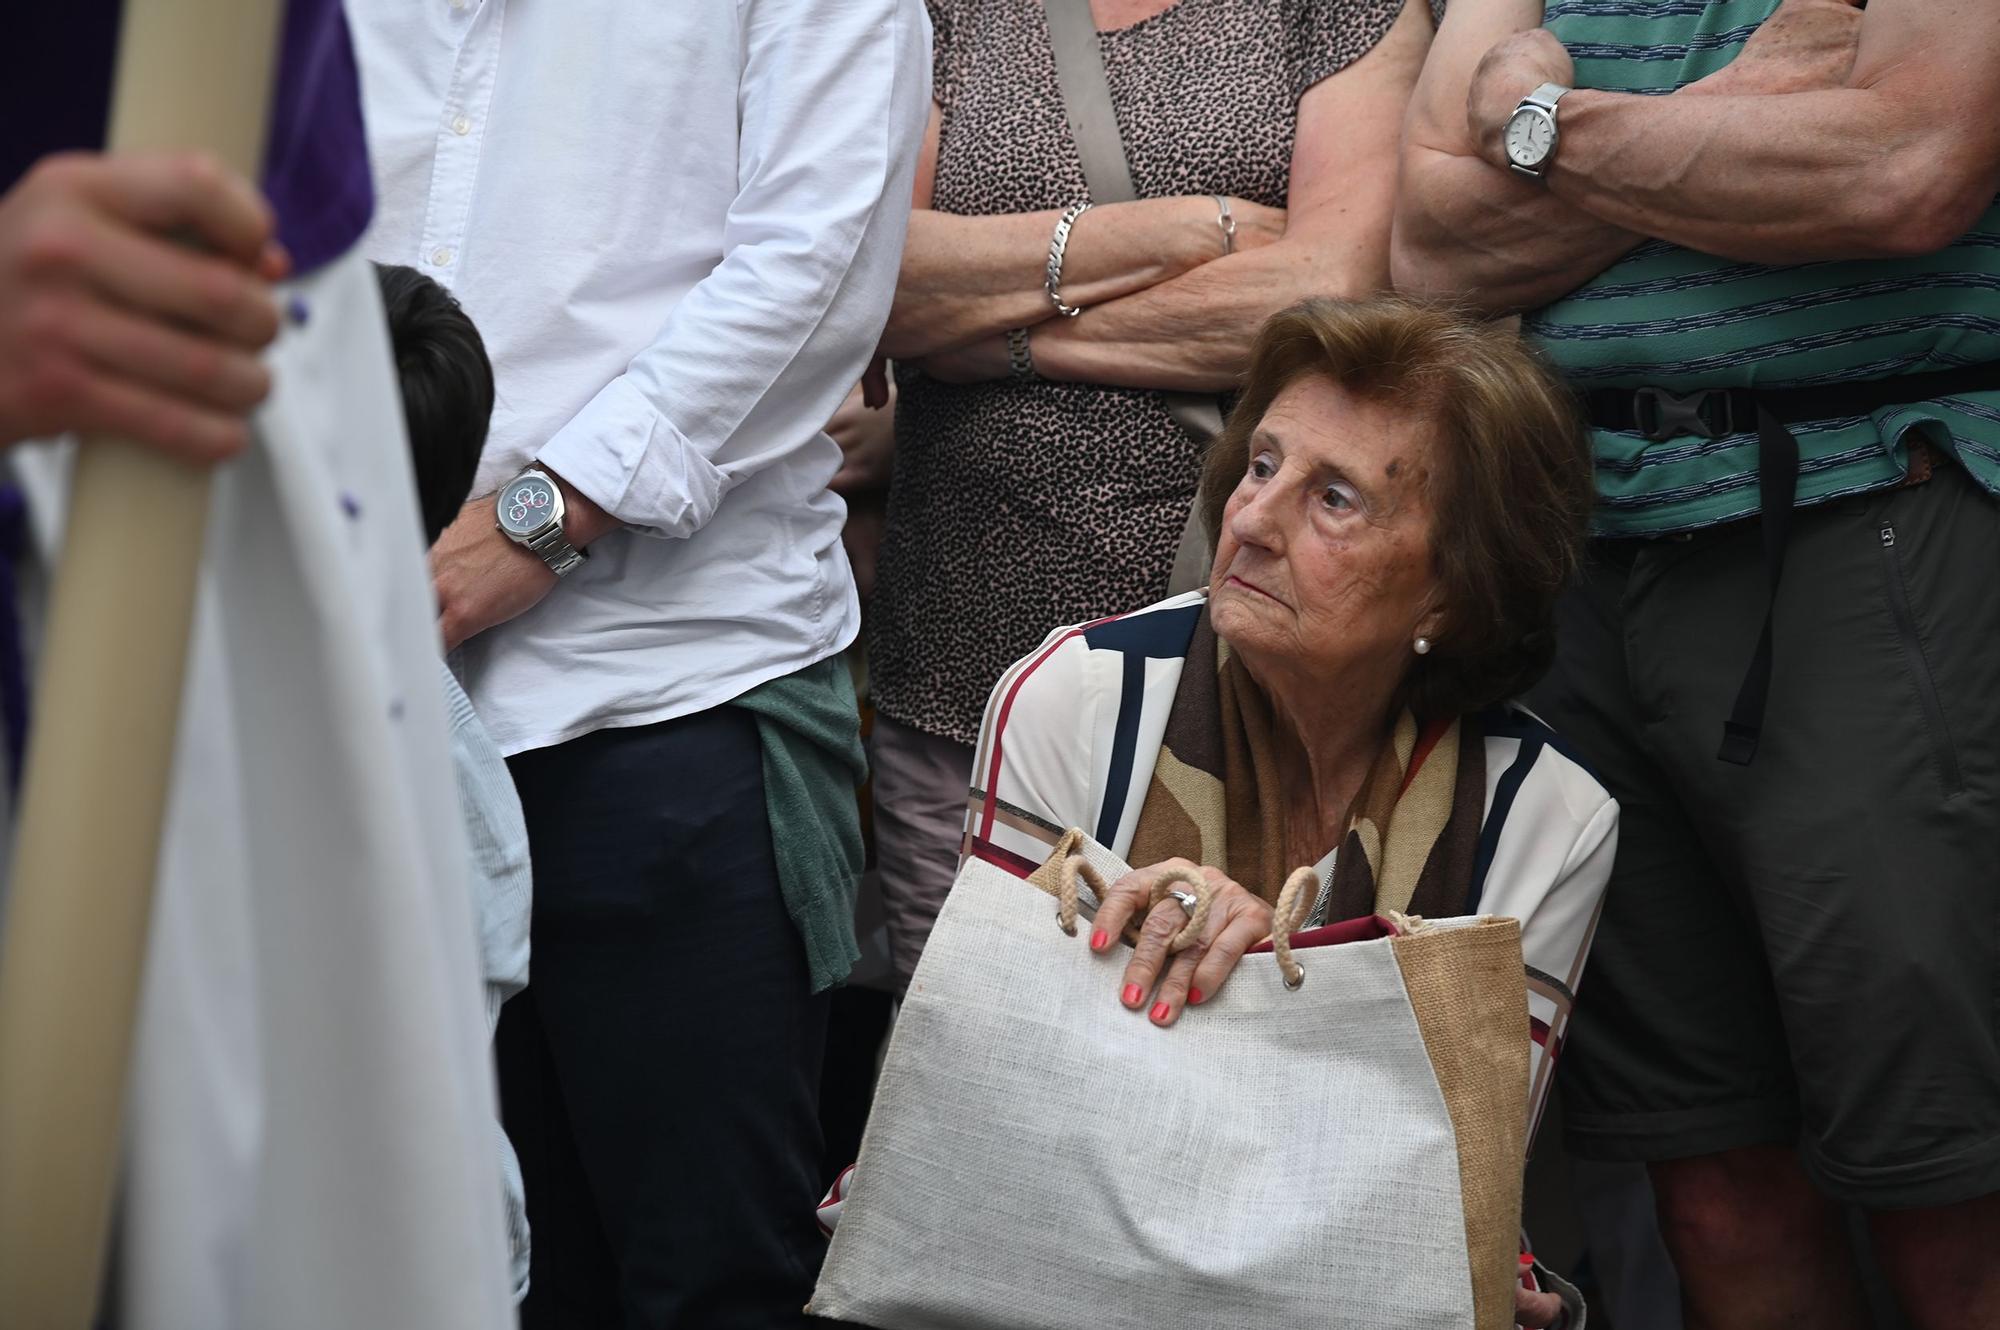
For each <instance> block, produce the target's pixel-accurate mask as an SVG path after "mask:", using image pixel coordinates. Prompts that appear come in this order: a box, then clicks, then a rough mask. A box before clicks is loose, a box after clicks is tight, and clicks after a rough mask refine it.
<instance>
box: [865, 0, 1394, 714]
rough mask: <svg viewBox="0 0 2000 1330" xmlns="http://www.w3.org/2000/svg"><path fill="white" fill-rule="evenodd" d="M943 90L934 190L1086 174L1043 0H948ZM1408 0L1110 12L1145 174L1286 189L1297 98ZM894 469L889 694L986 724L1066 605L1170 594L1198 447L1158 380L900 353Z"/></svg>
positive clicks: (1087, 612)
mask: <svg viewBox="0 0 2000 1330" xmlns="http://www.w3.org/2000/svg"><path fill="white" fill-rule="evenodd" d="M928 3H929V5H930V10H931V19H932V22H933V24H934V25H935V28H936V47H935V53H934V70H935V88H936V97H937V100H938V103H939V105H940V106H942V107H943V111H944V119H943V127H942V136H941V138H940V140H939V145H938V164H937V186H936V192H935V195H934V197H933V201H932V206H934V207H935V208H937V209H938V210H940V211H942V212H951V213H959V214H961V215H992V214H1000V213H1015V212H1037V211H1040V210H1043V209H1047V208H1061V207H1067V206H1068V205H1069V204H1071V203H1074V202H1076V201H1078V200H1080V199H1083V198H1085V197H1087V190H1086V188H1085V186H1084V179H1083V166H1082V164H1081V162H1080V161H1079V159H1078V157H1077V151H1076V145H1075V143H1074V142H1073V141H1072V140H1071V138H1070V132H1069V126H1068V123H1067V121H1066V120H1065V118H1064V115H1063V100H1062V93H1061V91H1060V89H1059V88H1058V86H1057V83H1056V69H1055V58H1054V56H1053V54H1052V53H1051V51H1050V47H1049V34H1048V26H1047V23H1046V21H1045V19H1044V17H1043V12H1042V6H1041V5H1040V4H1039V3H1037V0H928ZM1401 9H1402V0H1178V3H1177V4H1175V5H1174V6H1173V7H1172V8H1170V9H1167V10H1165V11H1163V12H1162V13H1160V14H1157V15H1155V16H1153V17H1151V18H1148V19H1143V20H1141V21H1140V22H1138V23H1136V24H1134V25H1132V26H1131V27H1127V28H1121V29H1118V30H1117V31H1114V32H1107V33H1102V34H1100V36H1099V39H1098V40H1099V44H1100V45H1101V47H1102V49H1103V52H1104V66H1105V74H1106V77H1107V78H1108V80H1109V82H1110V85H1111V98H1112V102H1113V103H1114V104H1115V105H1116V106H1117V108H1118V118H1119V122H1120V126H1121V128H1122V129H1123V131H1124V137H1125V146H1126V155H1127V157H1128V159H1129V161H1130V163H1131V167H1132V181H1133V184H1134V185H1135V186H1136V188H1137V189H1138V192H1139V194H1140V195H1141V197H1146V198H1158V197H1166V196H1171V195H1178V194H1227V195H1232V196H1234V197H1237V198H1244V199H1250V200H1252V201H1254V202H1257V203H1262V204H1268V205H1271V206H1273V207H1282V206H1283V205H1284V202H1285V194H1286V182H1287V179H1288V176H1289V173H1290V166H1291V156H1292V141H1293V137H1294V134H1295V131H1296V128H1297V122H1298V102H1299V98H1300V97H1301V96H1303V95H1304V94H1305V92H1306V90H1307V89H1308V88H1310V87H1312V86H1313V84H1315V83H1317V82H1319V81H1320V80H1321V79H1324V78H1326V77H1327V76H1329V75H1331V74H1333V73H1335V72H1337V71H1338V70H1340V69H1341V68H1342V67H1343V66H1345V65H1347V64H1349V63H1351V62H1352V61H1354V60H1356V59H1358V58H1359V57H1360V56H1362V55H1364V54H1366V53H1367V52H1368V51H1369V49H1371V48H1372V47H1373V46H1374V45H1375V43H1376V42H1377V41H1379V40H1380V39H1381V37H1382V35H1383V34H1384V33H1385V32H1387V31H1388V29H1389V26H1390V24H1391V23H1393V22H1394V21H1395V18H1396V15H1397V14H1398V13H1399V12H1400V11H1401ZM898 387H899V389H900V398H899V400H898V403H897V407H896V469H895V479H894V482H893V484H892V486H891V489H890V497H889V524H888V534H887V536H886V538H885V540H884V543H883V549H882V555H881V565H880V569H879V572H878V581H877V584H876V592H875V597H874V601H873V603H872V604H871V606H870V632H869V638H868V654H869V667H870V674H871V678H872V687H873V693H874V700H875V705H876V706H877V707H878V708H880V710H881V711H882V712H883V713H884V714H886V715H888V716H890V717H893V718H894V719H896V720H899V721H901V722H903V723H904V724H906V725H909V726H912V727H914V728H916V729H919V730H923V731H926V732H928V733H931V734H936V735H941V736H944V737H946V738H950V739H955V740H957V741H959V742H960V743H965V744H971V743H973V742H974V741H975V740H976V739H977V737H978V731H979V718H980V712H981V710H982V709H983V708H984V706H985V704H986V696H987V693H988V692H989V691H990V690H991V689H992V687H993V682H994V680H996V679H998V678H999V677H1000V674H1001V672H1002V671H1004V670H1005V669H1006V668H1007V666H1009V665H1010V664H1012V663H1013V662H1014V661H1016V660H1018V659H1020V658H1021V657H1022V656H1024V655H1026V654H1027V653H1028V652H1029V651H1031V650H1033V649H1034V646H1035V644H1036V643H1038V642H1039V641H1041V640H1042V637H1043V635H1044V634H1045V633H1047V631H1048V630H1049V628H1050V627H1052V626H1053V625H1056V624H1063V623H1077V622H1079V621H1082V620H1086V619H1091V618H1096V617H1099V616H1103V615H1108V614H1119V613H1123V612H1125V611H1127V610H1131V609H1133V608H1135V607H1137V606H1140V605H1147V604H1150V603H1152V602H1153V601H1155V600H1157V599H1159V598H1160V596H1161V595H1162V594H1164V593H1165V590H1166V585H1167V576H1168V573H1169V570H1170V569H1171V567H1172V564H1173V556H1174V549H1175V546H1176V545H1177V543H1178V541H1179V538H1180V531H1181V527H1182V525H1183V524H1184V523H1185V521H1186V520H1187V512H1188V507H1189V505H1190V503H1191V502H1192V501H1193V497H1194V487H1195V480H1196V475H1197V472H1198V469H1199V458H1198V456H1197V453H1196V450H1195V447H1194V445H1193V444H1191V443H1190V442H1189V441H1188V440H1187V438H1186V436H1185V435H1183V434H1182V432H1181V431H1180V429H1179V427H1178V426H1176V425H1175V424H1174V421H1173V418H1172V417H1171V416H1169V415H1168V414H1167V408H1166V405H1165V401H1164V399H1163V398H1162V396H1161V394H1159V393H1157V392H1151V391H1145V390H1138V389H1126V388H1107V387H1098V386H1095V385H1092V384H1071V383H1048V382H1039V381H1037V382H1028V383H1013V382H1006V381H1003V382H998V383H980V384H967V385H954V384H947V383H939V382H936V381H934V380H932V379H930V378H928V377H926V376H924V375H923V374H922V373H920V372H918V371H916V370H914V369H910V368H904V369H902V370H900V371H899V374H898Z"/></svg>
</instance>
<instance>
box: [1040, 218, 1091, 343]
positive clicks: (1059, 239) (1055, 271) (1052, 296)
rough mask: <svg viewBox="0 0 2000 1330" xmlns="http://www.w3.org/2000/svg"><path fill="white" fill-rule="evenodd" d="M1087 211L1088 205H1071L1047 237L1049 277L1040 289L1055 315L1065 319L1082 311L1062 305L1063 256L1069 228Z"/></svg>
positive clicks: (1073, 306)
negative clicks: (1054, 310)
mask: <svg viewBox="0 0 2000 1330" xmlns="http://www.w3.org/2000/svg"><path fill="white" fill-rule="evenodd" d="M1089 211H1090V205H1089V204H1088V203H1073V204H1071V205H1070V208H1069V211H1068V212H1066V213H1064V214H1063V215H1062V220H1061V221H1059V222H1057V223H1056V230H1055V234H1054V235H1052V236H1050V237H1049V275H1048V279H1047V280H1046V281H1045V282H1043V283H1042V289H1044V290H1045V291H1047V292H1048V293H1049V302H1050V303H1051V304H1053V305H1054V306H1055V307H1056V313H1058V314H1060V315H1062V316H1063V317H1064V318H1066V319H1073V318H1075V317H1076V316H1077V315H1079V314H1081V313H1083V310H1082V308H1080V307H1079V306H1076V305H1065V304H1064V303H1063V298H1062V270H1063V254H1064V252H1065V251H1066V250H1068V249H1069V233H1070V228H1072V227H1074V226H1075V225H1076V219H1077V218H1079V217H1081V216H1083V215H1084V214H1085V213H1087V212H1089Z"/></svg>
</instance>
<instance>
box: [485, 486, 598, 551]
mask: <svg viewBox="0 0 2000 1330" xmlns="http://www.w3.org/2000/svg"><path fill="white" fill-rule="evenodd" d="M493 520H494V522H495V523H496V524H497V525H498V526H499V528H500V531H501V533H502V534H503V535H505V536H506V537H507V539H509V540H511V541H513V542H514V543H515V544H516V545H521V546H524V547H526V548H527V549H528V550H529V551H530V552H531V553H533V554H534V555H535V556H536V557H538V558H539V559H541V561H542V562H543V563H545V564H547V565H548V566H549V571H551V572H553V573H554V574H555V575H556V576H557V577H566V576H568V575H569V574H570V573H572V572H574V571H575V570H576V567H577V565H578V564H580V563H582V562H583V559H584V555H583V551H582V550H579V549H578V548H576V546H574V545H572V544H570V543H569V536H568V535H567V534H566V533H565V532H564V531H563V496H562V487H561V486H559V485H557V484H556V482H555V478H554V477H553V476H551V475H549V473H548V472H546V471H543V470H542V469H541V468H539V467H532V466H531V467H529V468H528V469H527V470H526V471H523V472H522V473H521V474H520V475H518V476H516V477H514V478H513V479H512V480H510V481H508V482H507V483H506V484H505V485H502V486H501V487H500V493H499V494H498V495H496V496H495V497H494V500H493Z"/></svg>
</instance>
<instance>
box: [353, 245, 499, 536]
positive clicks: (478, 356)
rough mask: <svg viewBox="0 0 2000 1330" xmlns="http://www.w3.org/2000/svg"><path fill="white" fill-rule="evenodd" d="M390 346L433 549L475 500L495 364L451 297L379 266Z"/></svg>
mask: <svg viewBox="0 0 2000 1330" xmlns="http://www.w3.org/2000/svg"><path fill="white" fill-rule="evenodd" d="M375 276H376V277H377V278H378V279H379V280H380V281H381V283H382V303H383V304H384V305H386V306H387V307H388V310H389V344H390V346H391V347H392V348H393V349H394V350H395V353H396V377H397V378H398V379H399V380H401V382H402V389H403V418H404V420H405V421H407V422H408V425H409V431H410V462H411V465H412V467H413V468H414V469H415V471H416V475H417V506H418V508H420V509H421V510H422V512H423V518H424V543H425V544H432V543H435V542H436V540H437V538H438V536H439V534H440V533H442V532H443V531H444V529H445V528H446V527H447V526H450V525H451V521H452V519H453V518H454V517H457V516H458V510H459V509H460V508H462V507H463V506H464V505H465V500H466V498H467V496H469V495H470V494H471V493H472V480H473V475H474V473H475V472H477V471H478V469H479V454H480V451H481V450H482V449H483V448H485V446H486V427H487V425H488V424H489V423H490V422H491V421H492V418H493V364H492V362H491V361H489V360H488V359H487V358H486V343H485V342H484V341H482V340H481V339H480V336H479V329H477V328H475V327H474V326H473V324H472V320H471V319H470V318H468V317H467V316H466V313H465V311H464V310H462V309H460V308H459V306H458V301H456V300H454V299H453V298H452V295H451V292H449V291H447V290H445V289H444V288H443V287H442V286H439V285H438V284H437V283H436V282H434V281H432V280H431V279H430V278H428V277H426V276H424V275H423V274H422V273H420V272H418V271H417V270H416V269H414V268H405V267H403V266H401V265H400V264H393V263H378V264H376V265H375Z"/></svg>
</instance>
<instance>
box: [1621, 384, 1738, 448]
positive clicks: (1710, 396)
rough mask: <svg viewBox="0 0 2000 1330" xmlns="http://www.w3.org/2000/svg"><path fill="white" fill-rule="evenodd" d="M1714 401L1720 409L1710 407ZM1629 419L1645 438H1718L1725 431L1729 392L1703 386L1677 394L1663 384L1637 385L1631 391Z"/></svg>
mask: <svg viewBox="0 0 2000 1330" xmlns="http://www.w3.org/2000/svg"><path fill="white" fill-rule="evenodd" d="M1718 405H1719V406H1720V408H1721V409H1720V410H1719V411H1717V410H1713V408H1714V407H1715V406H1718ZM1718 417H1719V419H1718ZM1632 422H1633V423H1634V424H1635V425H1637V426H1638V427H1639V432H1640V433H1641V434H1643V435H1645V436H1646V437H1647V438H1649V439H1655V440H1658V439H1671V438H1673V437H1674V436H1676V435H1679V434H1693V435H1696V436H1698V437H1700V438H1704V439H1715V438H1720V437H1721V436H1722V435H1724V434H1726V433H1728V432H1729V394H1728V393H1727V392H1725V391H1723V390H1721V389H1718V388H1703V389H1701V390H1700V391H1698V392H1692V393H1689V394H1688V395H1687V396H1685V397H1681V396H1678V395H1677V394H1674V393H1670V392H1668V391H1667V390H1666V389H1665V388H1640V389H1637V390H1635V391H1634V392H1633V394H1632Z"/></svg>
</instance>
